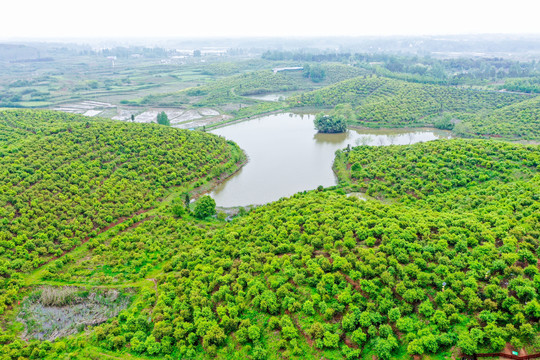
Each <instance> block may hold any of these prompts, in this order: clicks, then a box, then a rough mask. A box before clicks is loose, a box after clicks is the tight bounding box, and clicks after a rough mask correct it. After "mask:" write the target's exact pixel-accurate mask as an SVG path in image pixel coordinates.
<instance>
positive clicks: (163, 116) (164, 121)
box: [157, 111, 171, 126]
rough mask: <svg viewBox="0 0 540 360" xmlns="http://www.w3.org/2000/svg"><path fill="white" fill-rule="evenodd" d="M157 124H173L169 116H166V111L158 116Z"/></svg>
mask: <svg viewBox="0 0 540 360" xmlns="http://www.w3.org/2000/svg"><path fill="white" fill-rule="evenodd" d="M157 123H158V124H160V125H166V126H171V122H170V121H169V117H168V116H167V114H165V111H162V112H160V113H159V114H158V116H157Z"/></svg>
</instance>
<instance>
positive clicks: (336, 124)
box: [313, 113, 347, 133]
mask: <svg viewBox="0 0 540 360" xmlns="http://www.w3.org/2000/svg"><path fill="white" fill-rule="evenodd" d="M313 122H314V124H315V129H317V130H318V131H319V132H321V133H342V132H345V131H347V121H346V120H345V117H344V116H342V115H338V114H334V115H325V114H324V113H319V114H317V116H316V117H315V120H314V121H313Z"/></svg>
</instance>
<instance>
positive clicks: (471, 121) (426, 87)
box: [288, 76, 540, 139]
mask: <svg viewBox="0 0 540 360" xmlns="http://www.w3.org/2000/svg"><path fill="white" fill-rule="evenodd" d="M539 101H540V97H536V98H531V96H529V95H525V94H515V93H504V92H494V91H481V90H472V89H465V88H458V87H452V86H441V85H430V84H416V83H412V82H406V81H401V80H393V79H389V78H384V77H366V76H363V77H357V78H354V79H348V80H345V81H342V82H339V83H337V84H334V85H331V86H327V87H324V88H322V89H318V90H315V91H312V92H308V93H302V94H301V95H297V96H294V97H291V98H290V99H288V102H289V104H290V105H295V106H314V105H315V106H325V107H329V106H336V105H339V104H350V105H351V106H353V108H354V112H355V116H354V118H352V120H354V121H355V122H357V123H358V124H360V125H362V126H410V125H422V124H433V125H435V126H436V127H438V128H440V129H447V130H449V129H452V128H453V127H454V124H456V123H457V125H456V128H455V130H456V132H459V134H460V135H465V136H478V135H485V136H504V137H511V138H525V139H538V138H540V134H538V129H540V122H539V121H540V120H539V114H538V109H539V108H540V106H539V105H538V102H539Z"/></svg>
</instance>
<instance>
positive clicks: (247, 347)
mask: <svg viewBox="0 0 540 360" xmlns="http://www.w3.org/2000/svg"><path fill="white" fill-rule="evenodd" d="M0 120H1V122H0V134H2V137H0V138H1V139H10V140H9V142H8V141H6V140H4V142H3V143H2V145H1V146H0V163H1V164H2V167H1V169H2V170H1V172H0V201H1V203H0V204H1V205H2V206H1V207H0V209H1V210H0V211H2V213H1V215H2V216H1V220H0V236H1V238H0V240H1V242H0V316H1V317H0V327H2V335H0V358H1V359H21V358H22V359H25V358H36V359H40V358H42V359H58V358H66V359H67V358H69V359H89V358H108V357H111V358H133V359H151V358H156V359H157V358H159V359H176V358H191V359H213V358H223V359H236V358H251V359H315V358H326V359H335V360H337V359H343V358H347V359H359V358H360V359H372V358H373V355H375V356H377V357H378V358H379V359H410V357H411V356H412V355H425V356H435V354H436V356H438V357H441V358H443V357H444V356H447V357H450V356H451V355H454V356H458V355H459V353H460V352H462V353H466V354H473V353H475V352H479V351H485V352H487V351H497V350H500V349H502V348H503V347H504V346H505V345H506V343H507V342H510V343H511V344H512V345H513V346H515V347H518V348H519V347H521V346H523V345H526V346H527V348H528V349H529V350H532V351H540V336H539V335H538V334H539V333H540V328H539V320H540V301H539V300H540V296H539V293H538V292H539V291H540V273H539V270H538V261H539V253H538V251H539V250H538V249H539V246H540V243H539V240H538V239H539V238H540V217H539V216H538V214H539V213H540V198H539V195H538V194H540V174H539V170H540V148H539V147H538V146H524V145H515V144H508V143H504V142H497V141H492V140H491V141H487V140H463V139H462V140H444V141H443V140H440V141H433V142H428V143H418V144H415V145H412V146H387V147H368V146H359V147H356V148H353V149H351V150H343V151H341V152H338V153H337V157H336V163H335V169H336V171H337V173H338V175H339V177H340V181H341V188H339V187H338V188H336V189H319V190H317V191H309V192H303V193H298V194H296V195H294V196H292V197H290V198H287V199H281V200H279V201H277V202H274V203H270V204H267V205H264V206H261V207H258V208H256V209H254V210H252V211H250V212H249V213H248V214H246V215H242V216H238V217H236V218H235V219H233V220H232V221H231V222H226V221H223V220H219V217H218V219H214V218H211V217H209V218H207V219H202V220H201V219H197V218H195V217H194V216H192V214H191V212H190V210H189V209H183V210H182V211H177V207H178V206H179V202H178V199H182V202H181V203H183V201H184V199H183V197H181V196H180V195H181V194H182V193H184V192H191V193H193V187H195V186H201V185H203V186H204V185H206V186H208V182H209V181H212V180H213V179H216V178H219V177H220V176H222V174H223V173H230V172H232V171H234V170H235V169H236V168H237V166H238V162H239V161H241V160H242V156H243V155H242V152H241V151H240V149H238V147H237V146H236V145H234V144H232V143H230V142H227V141H225V140H224V139H223V138H220V137H216V136H213V135H208V134H205V133H201V132H193V131H192V132H190V131H182V130H176V129H171V128H169V127H165V126H158V125H151V124H133V123H119V122H112V121H107V120H100V119H96V120H88V118H85V117H81V116H74V115H66V114H60V113H56V112H36V111H4V112H1V113H0ZM344 190H352V191H364V192H367V194H368V195H370V196H372V197H374V198H378V199H381V200H383V201H378V200H369V201H363V200H360V199H358V198H357V197H355V196H352V195H351V196H347V195H345V191H344ZM180 206H182V207H183V205H180ZM83 304H90V305H88V306H94V308H95V309H101V308H102V307H103V304H109V305H110V307H111V308H113V309H115V310H114V312H111V313H107V315H103V314H98V315H99V316H97V317H96V316H94V317H93V318H91V319H86V320H84V321H82V322H81V320H80V319H79V317H80V316H82V315H81V314H80V312H81V310H80V309H81V307H84V306H87V305H84V306H83ZM92 304H93V305H92ZM26 309H37V310H33V311H30V310H26ZM59 309H62V311H64V312H66V313H67V314H68V315H66V316H63V317H64V318H62V319H56V318H53V317H52V316H51V315H48V314H51V313H52V314H56V313H58V311H59ZM95 311H98V310H95ZM100 311H103V310H100ZM36 312H37V314H35V313H36ZM73 312H74V314H73ZM30 315H31V317H30ZM40 319H46V320H40ZM70 319H79V320H76V321H79V325H77V326H75V325H71V326H72V327H71V328H67V329H66V328H59V327H61V325H62V324H64V323H65V322H69V321H71V320H70ZM41 321H43V322H41ZM73 321H75V320H73ZM23 323H24V324H26V325H24V324H23ZM81 324H82V325H81ZM66 326H67V325H66ZM51 329H57V330H55V331H56V332H52V330H51ZM32 334H37V339H36V336H33V335H32ZM55 334H71V335H70V336H67V337H60V338H58V339H56V340H55V341H54V342H51V341H43V340H39V339H41V337H43V336H47V338H51V339H54V338H55V336H56V335H55ZM21 336H23V337H24V338H25V339H28V340H25V341H23V340H21V339H20V337H21ZM40 336H41V337H40Z"/></svg>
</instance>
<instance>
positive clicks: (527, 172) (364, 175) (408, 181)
mask: <svg viewBox="0 0 540 360" xmlns="http://www.w3.org/2000/svg"><path fill="white" fill-rule="evenodd" d="M335 166H336V169H339V170H338V174H339V175H340V177H341V179H342V180H344V181H352V183H353V184H355V185H356V188H358V189H359V190H361V191H363V192H366V193H367V194H368V195H371V196H378V197H393V198H401V197H406V198H413V199H417V198H424V197H426V196H429V195H440V194H444V193H446V192H448V191H454V190H456V189H459V188H462V187H467V188H471V187H474V186H476V185H479V184H480V185H481V184H484V183H493V182H494V181H495V182H497V183H498V184H502V183H510V182H513V181H516V180H530V179H532V178H533V177H534V176H536V175H538V173H539V171H540V168H539V166H540V148H539V147H538V146H536V145H530V146H523V145H515V144H510V143H506V142H501V141H485V140H463V139H454V140H437V141H430V142H425V143H417V144H414V145H411V146H378V147H371V146H358V147H355V148H353V149H352V151H350V152H346V151H342V152H340V153H339V154H338V156H337V157H336V163H335Z"/></svg>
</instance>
